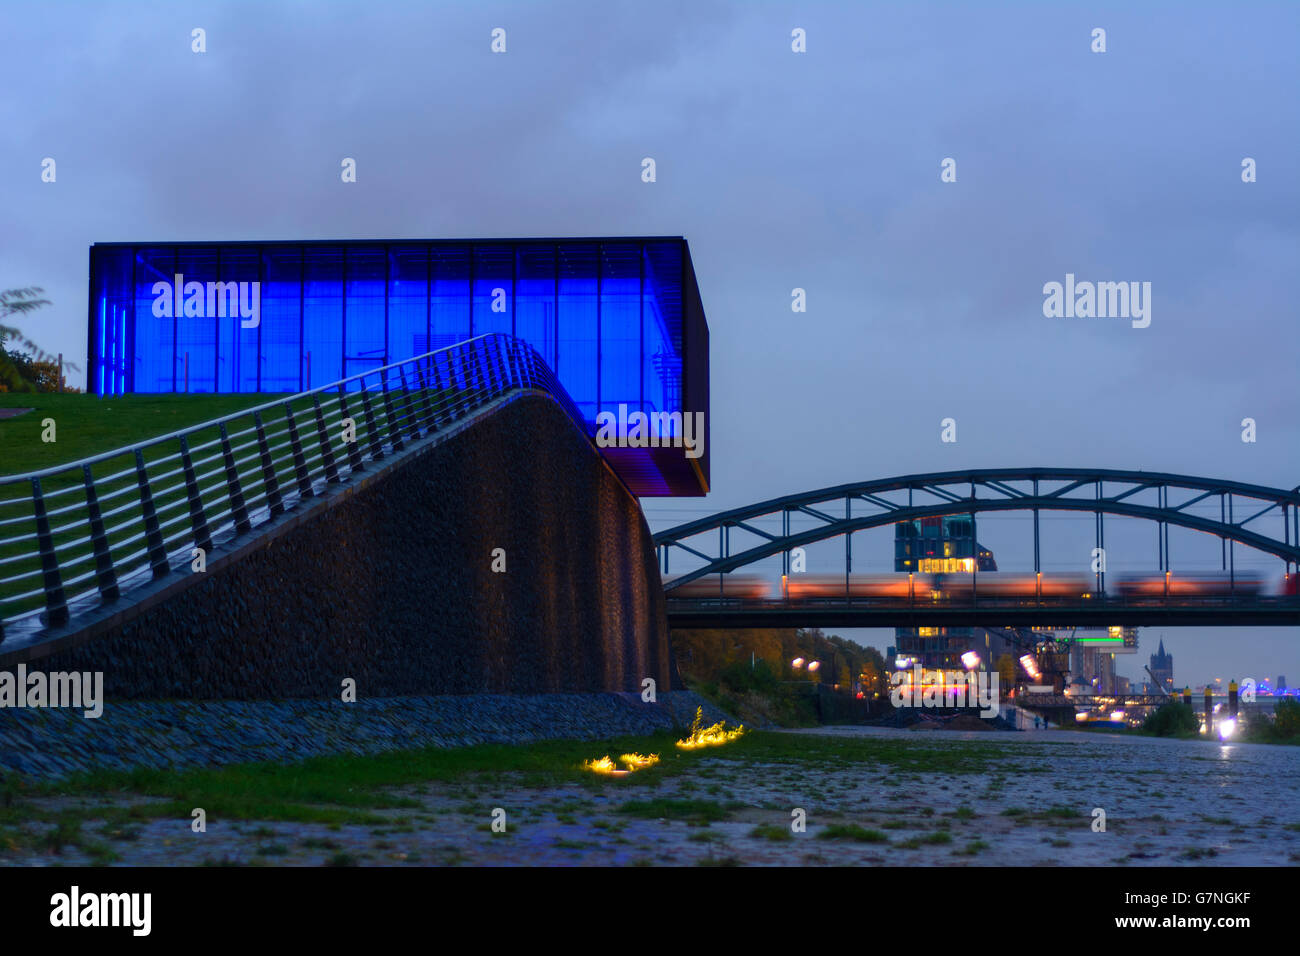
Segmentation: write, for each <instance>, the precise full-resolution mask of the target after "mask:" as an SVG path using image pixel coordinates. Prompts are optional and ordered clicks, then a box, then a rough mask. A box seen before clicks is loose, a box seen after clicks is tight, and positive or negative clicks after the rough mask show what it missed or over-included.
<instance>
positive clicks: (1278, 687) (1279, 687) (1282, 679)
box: [1273, 674, 1286, 694]
mask: <svg viewBox="0 0 1300 956" xmlns="http://www.w3.org/2000/svg"><path fill="white" fill-rule="evenodd" d="M1284 690H1286V675H1285V674H1278V675H1277V683H1276V684H1274V685H1273V693H1275V694H1280V693H1282V691H1284Z"/></svg>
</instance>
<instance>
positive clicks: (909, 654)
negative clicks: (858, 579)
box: [894, 515, 1018, 671]
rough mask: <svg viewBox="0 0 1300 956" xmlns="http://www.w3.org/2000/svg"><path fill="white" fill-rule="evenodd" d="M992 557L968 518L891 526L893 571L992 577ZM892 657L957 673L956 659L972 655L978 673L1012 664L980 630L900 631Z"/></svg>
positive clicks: (1000, 638) (1010, 647) (999, 643)
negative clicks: (986, 574)
mask: <svg viewBox="0 0 1300 956" xmlns="http://www.w3.org/2000/svg"><path fill="white" fill-rule="evenodd" d="M997 569H998V565H997V562H996V561H995V560H994V559H993V552H992V551H989V550H988V549H987V548H984V547H981V546H980V544H979V542H978V541H976V540H975V517H974V515H954V516H948V517H942V518H921V519H919V520H916V521H901V522H899V523H898V524H897V525H895V526H894V570H895V571H904V572H916V573H919V574H971V573H974V572H977V571H979V572H983V571H996V570H997ZM896 633H897V639H898V655H899V656H900V657H905V658H908V659H909V660H912V661H915V662H916V663H919V664H920V665H921V666H922V667H927V668H936V669H937V668H945V669H952V670H960V669H962V667H963V666H964V665H963V664H962V660H961V656H962V655H963V654H965V653H966V652H967V651H974V652H975V653H976V654H978V655H979V658H980V665H979V666H980V669H981V670H990V671H992V670H997V665H998V659H999V658H1000V657H1002V655H1003V654H1010V655H1011V656H1012V658H1015V657H1016V656H1018V655H1017V653H1015V645H1014V644H1012V642H1011V641H1010V640H1008V639H1007V638H1006V637H1005V636H1004V635H1003V634H999V633H995V632H993V631H989V630H986V629H985V628H982V627H921V628H911V627H900V628H898V629H897V632H896Z"/></svg>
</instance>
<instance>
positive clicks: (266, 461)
mask: <svg viewBox="0 0 1300 956" xmlns="http://www.w3.org/2000/svg"><path fill="white" fill-rule="evenodd" d="M253 424H254V425H255V426H257V450H258V453H259V454H260V455H261V457H262V484H263V485H265V486H266V504H267V507H268V508H269V509H270V511H271V517H272V518H274V517H275V516H276V515H281V514H284V501H283V499H281V497H280V479H278V478H277V477H276V476H275V463H274V462H272V461H271V446H270V445H269V444H268V443H267V441H266V426H265V425H263V424H262V413H261V412H253Z"/></svg>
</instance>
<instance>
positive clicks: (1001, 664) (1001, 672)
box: [998, 654, 1016, 689]
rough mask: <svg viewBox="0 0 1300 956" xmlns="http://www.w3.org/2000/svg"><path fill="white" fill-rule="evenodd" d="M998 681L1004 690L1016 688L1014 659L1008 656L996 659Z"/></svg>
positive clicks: (1004, 655)
mask: <svg viewBox="0 0 1300 956" xmlns="http://www.w3.org/2000/svg"><path fill="white" fill-rule="evenodd" d="M998 680H999V681H1001V682H1002V686H1003V687H1004V688H1008V689H1009V688H1012V687H1015V686H1016V659H1015V658H1014V657H1012V656H1011V655H1010V654H1003V655H1002V656H1001V657H999V658H998Z"/></svg>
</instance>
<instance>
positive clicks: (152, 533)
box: [135, 448, 171, 580]
mask: <svg viewBox="0 0 1300 956" xmlns="http://www.w3.org/2000/svg"><path fill="white" fill-rule="evenodd" d="M135 483H136V484H137V485H138V486H139V488H140V513H141V515H142V516H143V517H144V533H145V540H146V541H148V543H149V567H150V568H152V569H153V576H154V580H157V579H158V578H161V577H163V576H164V575H166V574H168V573H170V572H171V565H170V564H168V563H167V547H166V545H165V544H164V543H163V536H162V529H161V528H159V527H158V511H157V509H155V508H154V504H153V490H152V489H151V488H150V487H149V472H148V471H146V470H145V467H144V452H143V451H141V450H140V449H139V448H137V449H136V450H135Z"/></svg>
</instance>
